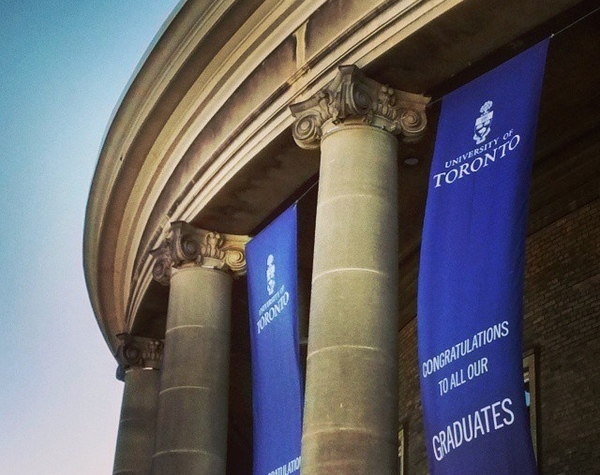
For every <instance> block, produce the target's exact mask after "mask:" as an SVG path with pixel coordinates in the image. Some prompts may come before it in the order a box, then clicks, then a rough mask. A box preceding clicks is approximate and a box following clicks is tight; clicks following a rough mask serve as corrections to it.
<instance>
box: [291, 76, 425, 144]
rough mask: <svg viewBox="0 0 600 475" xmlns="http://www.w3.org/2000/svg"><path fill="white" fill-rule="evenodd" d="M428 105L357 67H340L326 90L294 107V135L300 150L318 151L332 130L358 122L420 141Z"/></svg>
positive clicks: (416, 96)
mask: <svg viewBox="0 0 600 475" xmlns="http://www.w3.org/2000/svg"><path fill="white" fill-rule="evenodd" d="M428 102H429V98H427V97H424V96H422V95H420V94H412V93H409V92H404V91H398V90H396V89H392V88H391V87H389V86H385V85H383V84H379V83H378V82H377V81H374V80H373V79H370V78H368V77H366V76H365V75H364V74H363V73H362V72H361V71H360V69H359V68H358V67H356V66H354V65H346V66H340V67H339V68H338V74H337V76H336V77H335V79H334V80H333V81H331V82H330V83H329V84H328V85H327V86H326V87H325V88H323V89H321V90H320V91H319V92H317V93H316V94H315V95H313V96H312V97H311V98H310V99H307V100H306V101H304V102H300V103H298V104H293V105H292V106H290V110H291V111H292V114H293V116H294V117H295V118H296V121H295V122H294V125H293V128H292V134H293V136H294V139H295V140H296V143H297V144H298V145H299V146H300V147H302V148H306V149H316V148H319V145H320V141H321V138H322V136H323V134H324V133H326V131H327V130H329V129H330V128H331V127H335V126H336V125H338V124H341V123H354V122H358V123H363V124H367V125H371V126H373V127H377V128H380V129H383V130H386V131H387V132H390V133H392V134H399V135H402V136H403V138H404V140H405V141H410V140H416V139H418V138H419V137H421V135H422V134H423V132H424V130H425V126H426V125H427V118H426V116H425V106H426V105H427V103H428Z"/></svg>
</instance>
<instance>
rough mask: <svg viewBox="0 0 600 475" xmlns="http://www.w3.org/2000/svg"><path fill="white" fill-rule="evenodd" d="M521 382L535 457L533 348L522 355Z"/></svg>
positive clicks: (535, 386)
mask: <svg viewBox="0 0 600 475" xmlns="http://www.w3.org/2000/svg"><path fill="white" fill-rule="evenodd" d="M523 383H524V384H525V403H526V404H527V410H528V412H529V423H530V425H531V440H532V441H533V451H534V453H535V458H536V459H537V455H538V451H537V381H536V371H535V351H534V350H530V351H528V352H526V353H525V356H524V357H523Z"/></svg>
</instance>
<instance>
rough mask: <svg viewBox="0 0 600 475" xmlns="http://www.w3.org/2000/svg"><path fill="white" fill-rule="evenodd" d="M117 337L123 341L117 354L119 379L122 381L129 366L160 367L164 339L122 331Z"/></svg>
mask: <svg viewBox="0 0 600 475" xmlns="http://www.w3.org/2000/svg"><path fill="white" fill-rule="evenodd" d="M117 338H118V339H119V340H121V341H122V343H121V344H120V345H119V348H118V349H117V354H116V358H117V361H118V363H119V367H118V369H117V379H120V380H121V381H122V380H123V377H124V374H125V371H126V370H127V369H129V368H142V369H143V368H149V369H159V367H160V361H161V359H162V351H163V342H162V340H157V339H154V338H145V337H141V336H134V335H130V334H129V333H120V334H119V335H117Z"/></svg>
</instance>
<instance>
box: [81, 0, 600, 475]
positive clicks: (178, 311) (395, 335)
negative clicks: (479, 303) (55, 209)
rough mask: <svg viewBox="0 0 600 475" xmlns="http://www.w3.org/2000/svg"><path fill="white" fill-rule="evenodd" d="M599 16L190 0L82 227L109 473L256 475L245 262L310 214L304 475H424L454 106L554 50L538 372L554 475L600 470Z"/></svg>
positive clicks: (545, 459)
mask: <svg viewBox="0 0 600 475" xmlns="http://www.w3.org/2000/svg"><path fill="white" fill-rule="evenodd" d="M597 9H598V6H597V4H596V2H591V1H578V0H555V1H553V2H539V1H533V0H505V1H489V0H432V1H424V0H398V1H383V0H382V1H373V2H364V1H363V2H358V1H354V0H244V1H242V0H214V1H200V0H188V1H187V2H184V3H182V4H181V5H180V7H179V10H178V11H177V12H176V14H175V15H174V16H173V17H172V19H171V22H170V24H169V25H168V26H166V28H165V29H164V31H163V33H162V36H161V37H160V38H159V39H158V40H157V42H156V44H155V45H154V46H153V48H152V50H150V51H149V53H148V55H147V57H146V59H145V62H144V64H143V65H142V66H141V68H140V69H139V71H138V72H137V74H136V76H135V77H134V78H133V79H132V82H131V84H130V87H129V89H128V91H127V92H126V94H125V95H124V97H123V99H122V101H121V103H120V104H119V106H118V109H117V111H116V113H115V115H114V117H113V120H112V122H111V124H110V126H109V129H108V132H107V135H106V138H105V141H104V143H103V146H102V150H101V153H100V157H99V162H98V167H97V170H96V174H95V177H94V181H93V185H92V190H91V193H90V198H89V203H88V209H87V216H86V223H85V242H84V263H85V272H86V279H87V285H88V290H89V294H90V299H91V302H92V306H93V308H94V312H95V314H96V317H97V319H98V322H99V324H100V328H101V330H102V332H103V334H104V337H105V339H106V341H107V344H108V346H109V348H110V351H112V352H113V354H115V355H116V357H117V360H118V364H119V368H120V374H121V377H122V378H123V379H124V381H125V388H124V398H123V412H122V415H121V425H120V429H119V438H118V443H117V455H116V460H115V469H114V473H115V474H122V475H123V474H130V475H133V474H136V475H142V474H144V475H149V474H152V475H159V474H160V475H164V474H173V475H174V474H194V473H203V474H204V473H211V474H213V473H214V474H225V473H228V474H246V473H251V470H252V469H251V467H252V429H251V427H252V410H251V390H250V381H251V379H250V378H251V375H250V351H249V335H248V328H247V327H248V316H247V294H246V288H245V286H246V282H245V277H244V270H245V251H244V246H245V243H246V242H247V241H248V240H249V239H250V238H251V236H253V235H254V234H256V233H257V232H258V231H259V230H260V229H261V228H262V227H264V225H265V224H266V223H268V222H269V221H270V220H271V219H273V217H275V216H276V215H277V214H278V213H279V212H281V211H282V210H283V209H285V207H286V206H287V205H289V204H290V203H292V202H293V201H295V200H296V199H298V198H300V197H302V199H301V201H300V203H299V219H300V222H299V234H300V256H299V275H300V291H301V295H300V307H301V311H300V313H301V315H300V317H301V334H302V336H303V352H304V356H305V358H306V368H305V371H306V395H305V398H306V403H305V404H306V405H305V426H304V434H303V447H302V457H303V459H302V473H304V474H325V473H327V474H330V473H343V474H350V473H352V474H382V475H391V474H395V473H399V470H400V469H401V468H402V469H403V470H404V472H403V473H404V474H415V475H416V474H426V473H427V468H426V461H425V447H424V442H423V433H422V422H421V420H422V419H421V415H420V411H421V408H420V400H419V393H418V380H417V379H416V337H415V330H414V327H415V315H416V280H417V279H416V277H417V273H418V260H419V246H420V239H421V227H422V219H423V210H424V206H425V196H426V191H427V190H426V187H427V176H428V172H429V164H430V160H431V156H432V149H433V141H434V136H435V128H436V124H437V116H438V115H439V107H440V102H439V99H440V98H441V97H443V95H444V94H445V93H447V92H449V91H451V90H453V89H454V88H456V87H458V86H461V85H462V84H465V83H467V82H469V81H470V80H471V79H473V78H475V77H476V76H478V75H479V74H481V73H483V72H485V71H486V70H488V69H490V68H492V67H493V66H495V65H497V64H499V63H501V62H502V61H504V60H506V59H508V58H509V57H512V56H514V55H515V54H517V53H519V52H520V51H522V50H524V49H525V48H527V47H528V46H530V45H532V44H534V43H536V42H537V41H539V40H541V39H543V38H546V37H548V36H550V35H551V34H554V33H556V36H555V37H554V38H553V39H552V41H551V43H550V50H549V54H548V63H547V68H546V77H545V82H544V89H543V94H542V106H541V109H540V119H539V127H538V134H537V146H536V157H535V162H534V179H533V184H532V189H531V212H530V220H529V222H530V224H529V226H530V233H529V234H530V236H529V240H528V261H527V279H526V302H525V328H524V330H525V335H524V341H525V345H526V348H524V351H530V352H532V354H535V365H536V366H535V368H533V369H534V370H535V371H534V372H535V375H536V377H537V379H536V383H535V384H536V389H537V392H536V400H535V403H536V407H535V410H536V416H535V419H536V423H537V424H536V442H537V449H538V464H539V466H540V467H541V471H542V473H544V475H553V474H559V473H577V474H590V475H591V474H594V473H597V467H598V466H599V465H600V460H598V455H597V451H595V450H594V449H593V448H594V447H595V445H596V444H597V443H598V442H600V429H599V427H600V409H599V406H600V405H599V404H598V403H597V401H596V400H597V397H596V394H597V390H598V389H600V387H599V384H598V380H599V379H600V378H599V377H598V376H599V372H598V370H596V369H595V367H594V364H593V363H594V356H593V355H596V358H597V355H598V354H600V347H599V343H598V342H599V341H600V327H599V325H598V323H597V322H598V321H600V319H599V318H598V316H599V315H598V312H600V307H599V305H600V304H599V298H600V297H599V296H600V287H599V286H600V284H599V282H600V279H599V277H598V276H599V264H600V257H599V256H600V249H599V248H598V243H599V242H600V239H598V237H599V232H600V223H599V222H598V203H599V200H600V157H599V154H600V114H599V112H598V111H599V109H600V98H599V97H600V96H599V94H598V84H599V83H600V68H599V66H598V64H600V33H599V32H600V11H598V10H597ZM307 190H308V192H307ZM333 296H335V298H332V297H333ZM532 371H533V370H532ZM532 374H533V373H532ZM594 381H595V382H594ZM594 389H595V390H594ZM344 404H346V406H345V407H346V409H344V410H341V409H340V407H343V405H344ZM400 429H402V433H403V435H404V437H403V441H404V451H403V454H404V457H403V458H402V467H399V466H398V457H397V454H398V447H397V445H398V431H399V430H400Z"/></svg>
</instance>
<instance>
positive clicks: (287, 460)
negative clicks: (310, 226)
mask: <svg viewBox="0 0 600 475" xmlns="http://www.w3.org/2000/svg"><path fill="white" fill-rule="evenodd" d="M296 214H297V213H296V205H294V206H292V207H291V208H289V209H288V210H287V211H286V212H284V213H283V214H282V215H280V216H279V217H278V218H277V219H276V220H275V221H273V223H271V224H270V225H269V226H268V227H267V228H266V229H264V230H263V231H262V232H261V233H260V234H258V235H257V236H256V237H254V238H253V239H252V241H250V243H248V245H247V246H246V260H247V264H248V296H249V302H250V339H251V343H252V406H253V416H254V470H253V473H254V475H288V474H293V473H300V444H301V439H302V405H303V390H302V376H301V369H300V346H299V337H298V315H297V308H298V305H297V301H298V297H297V287H298V284H297V280H298V277H297V274H298V272H297V218H296Z"/></svg>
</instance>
